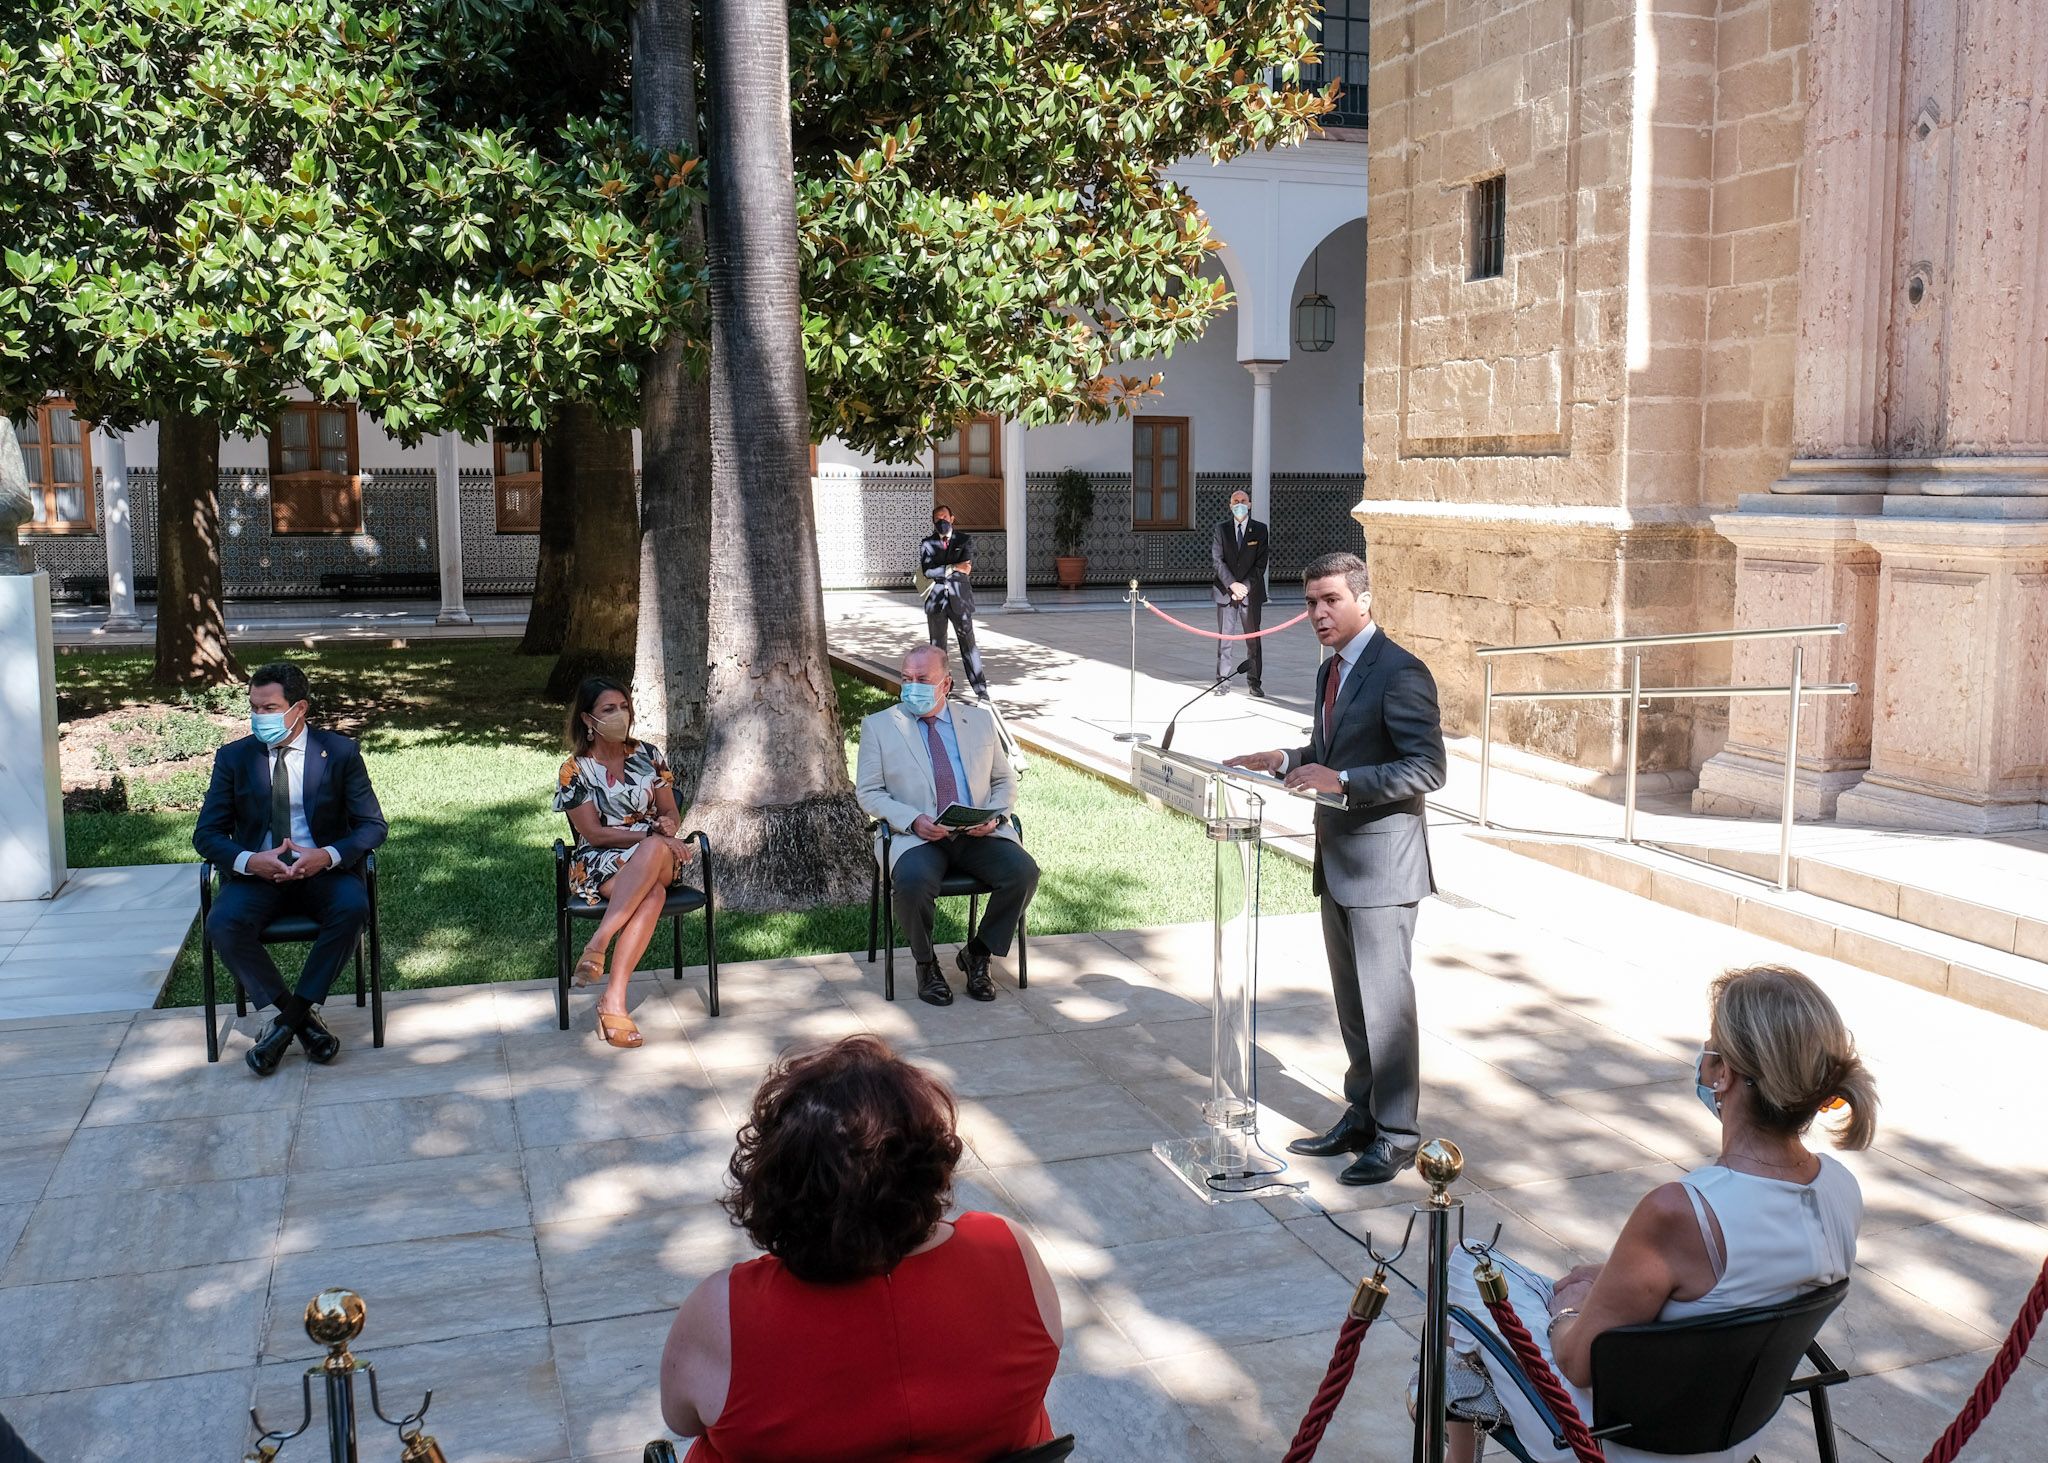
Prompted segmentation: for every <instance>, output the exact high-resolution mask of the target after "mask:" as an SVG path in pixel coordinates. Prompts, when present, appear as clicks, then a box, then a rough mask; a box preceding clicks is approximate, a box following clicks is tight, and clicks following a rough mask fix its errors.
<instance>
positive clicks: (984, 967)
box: [953, 947, 996, 1001]
mask: <svg viewBox="0 0 2048 1463" xmlns="http://www.w3.org/2000/svg"><path fill="white" fill-rule="evenodd" d="M953 959H954V963H955V964H957V965H958V966H959V967H960V968H961V970H963V971H965V972H966V973H967V994H968V996H969V997H970V998H972V999H973V1000H977V1001H993V1000H994V999H995V998H996V983H995V981H994V980H993V979H992V978H991V977H990V976H989V973H988V954H987V952H985V951H983V952H979V953H977V952H976V951H974V950H970V949H967V948H965V947H963V948H962V949H961V951H960V953H959V954H958V955H956V956H954V957H953Z"/></svg>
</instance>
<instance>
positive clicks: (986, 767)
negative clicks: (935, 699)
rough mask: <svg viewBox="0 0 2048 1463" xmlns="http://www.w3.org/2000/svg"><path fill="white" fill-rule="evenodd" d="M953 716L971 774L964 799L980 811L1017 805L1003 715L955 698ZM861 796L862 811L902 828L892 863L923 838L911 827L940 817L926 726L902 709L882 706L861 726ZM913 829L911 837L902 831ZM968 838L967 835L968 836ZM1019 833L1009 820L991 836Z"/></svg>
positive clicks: (857, 783) (857, 788) (857, 785)
mask: <svg viewBox="0 0 2048 1463" xmlns="http://www.w3.org/2000/svg"><path fill="white" fill-rule="evenodd" d="M946 709H947V710H948V711H950V712H951V713H952V715H953V735H954V736H955V738H956V739H957V740H958V741H959V743H960V765H961V766H962V768H963V769H965V771H966V773H967V786H966V787H965V788H963V789H961V793H960V797H961V801H963V802H966V803H968V804H969V805H970V806H972V807H976V808H992V809H994V810H995V811H996V812H998V813H1007V812H1009V811H1011V810H1012V809H1013V808H1015V807H1016V806H1017V773H1016V770H1015V769H1014V768H1012V767H1011V766H1010V759H1009V758H1008V757H1007V756H1005V755H1004V754H1003V748H1002V741H1001V738H999V737H998V736H997V735H996V719H995V718H994V717H993V716H991V715H989V713H988V712H986V711H983V710H982V709H981V708H980V707H979V706H971V705H968V704H965V703H963V702H959V701H948V702H947V703H946ZM855 768H856V770H855V773H854V788H853V790H854V795H855V796H856V797H858V798H859V799H860V806H861V811H862V812H864V813H866V814H867V815H868V816H869V817H870V818H879V819H881V820H882V821H883V822H884V823H887V824H888V825H889V826H890V828H892V829H893V830H895V833H896V837H895V838H894V839H892V840H891V841H890V844H889V867H890V868H892V869H893V868H894V867H895V866H896V861H897V860H898V859H900V858H902V857H903V855H904V854H905V853H907V852H909V851H910V850H911V849H913V848H916V847H917V846H918V845H919V844H920V843H922V842H923V841H924V840H922V839H921V838H919V837H917V835H916V834H914V833H910V825H911V824H912V823H914V822H916V821H917V817H918V815H919V814H920V813H922V814H923V815H924V816H925V817H927V818H936V817H938V816H939V814H940V813H941V812H943V811H944V810H943V809H942V808H940V807H939V806H938V796H939V795H938V789H937V787H936V785H935V784H934V783H933V782H932V757H931V751H930V749H929V748H928V747H927V746H926V745H925V739H924V731H923V729H922V728H921V727H919V726H918V725H917V720H916V718H915V717H913V716H911V714H910V713H909V712H907V711H905V710H904V709H903V708H902V707H901V706H891V707H890V708H889V709H888V710H887V711H877V712H876V713H875V714H874V715H873V716H870V717H866V718H865V719H863V720H862V722H861V724H860V760H859V761H858V762H857V763H856V764H855ZM905 834H910V836H909V837H907V838H906V837H904V836H903V835H905ZM961 836H963V837H964V836H965V835H961ZM988 836H989V837H991V838H1008V839H1012V840H1014V839H1015V838H1016V837H1017V833H1016V830H1015V829H1014V828H1012V827H1011V826H1010V825H1009V824H1008V823H1005V824H1003V826H1002V827H1000V828H998V829H996V831H995V832H993V833H991V834H989V835H988ZM881 852H882V849H881V839H880V838H879V837H878V838H876V840H875V855H876V857H877V858H879V857H880V856H881Z"/></svg>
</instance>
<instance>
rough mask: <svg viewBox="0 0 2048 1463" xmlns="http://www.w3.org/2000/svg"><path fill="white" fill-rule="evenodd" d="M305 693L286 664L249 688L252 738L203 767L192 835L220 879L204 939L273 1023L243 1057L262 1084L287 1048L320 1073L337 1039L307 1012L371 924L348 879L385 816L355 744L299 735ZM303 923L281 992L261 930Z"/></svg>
mask: <svg viewBox="0 0 2048 1463" xmlns="http://www.w3.org/2000/svg"><path fill="white" fill-rule="evenodd" d="M311 710H312V693H311V691H310V690H309V689H308V687H307V685H306V676H305V672H303V671H301V670H300V669H299V668H298V667H297V666H295V665H292V664H290V663H289V662H287V661H278V662H276V663H275V664H273V665H267V666H264V667H263V668H262V669H260V670H258V671H257V672H256V674H255V675H254V676H253V677H251V678H250V681H249V724H250V727H251V728H252V730H253V733H254V734H253V735H251V736H246V737H243V738H242V739H241V740H240V741H236V742H230V743H228V745H226V746H225V747H222V748H221V749H220V750H219V751H218V752H216V753H215V754H214V757H213V781H212V783H211V784H210V785H209V786H208V787H207V789H206V802H205V803H204V805H202V806H201V808H200V810H199V825H198V827H196V828H194V829H193V830H192V846H193V848H195V849H197V850H198V851H199V856H200V857H201V858H203V859H205V860H206V861H207V862H209V863H211V864H212V865H213V866H214V867H215V868H217V869H220V870H221V871H222V878H221V889H220V893H219V894H217V895H216V896H215V897H214V901H213V913H212V914H211V915H210V916H209V917H208V919H207V921H206V933H207V935H208V937H209V938H211V939H212V941H213V944H214V948H215V949H217V950H219V951H220V953H221V958H222V959H224V960H225V961H226V962H227V967H228V969H229V970H230V971H232V972H233V973H234V977H235V979H236V980H238V981H240V982H241V983H242V989H243V990H244V991H246V992H248V995H249V999H250V1000H251V1001H253V1002H255V1004H256V1005H257V1006H258V1007H263V1006H275V1007H277V1016H276V1019H274V1020H273V1021H272V1022H271V1023H270V1025H269V1026H268V1027H267V1028H265V1030H264V1032H263V1034H262V1035H261V1036H260V1037H258V1038H257V1040H256V1044H255V1045H254V1046H253V1047H251V1048H249V1053H248V1057H247V1061H248V1063H249V1069H250V1070H251V1071H253V1072H254V1073H255V1074H256V1075H257V1076H259V1077H268V1076H269V1075H270V1074H271V1073H272V1072H274V1071H276V1070H277V1064H278V1063H279V1062H281V1061H282V1060H284V1054H285V1052H286V1050H287V1049H288V1048H289V1047H290V1046H291V1044H292V1038H293V1037H294V1036H296V1037H297V1038H298V1039H299V1044H300V1045H301V1046H303V1047H305V1049H306V1055H307V1056H308V1057H310V1058H311V1059H312V1060H314V1061H316V1062H331V1061H333V1060H334V1057H335V1054H336V1053H337V1052H339V1051H340V1050H341V1039H340V1038H339V1037H337V1036H336V1035H335V1034H334V1033H333V1032H331V1031H329V1030H328V1029H327V1028H326V1026H324V1025H322V1024H321V1021H320V1013H319V1011H318V1009H317V1008H318V1006H319V1005H320V1003H321V1002H322V1001H323V1000H325V999H326V998H327V988H328V987H329V986H331V985H333V984H334V977H335V976H337V975H339V974H340V973H341V967H342V964H343V962H344V961H346V960H347V959H348V958H349V955H350V953H351V952H352V951H354V949H355V947H356V940H357V938H358V937H359V936H360V935H361V934H362V930H363V924H364V922H365V921H367V920H368V919H369V917H370V896H369V892H368V890H367V889H366V888H365V886H364V884H363V879H362V875H361V874H360V873H359V872H358V869H359V868H360V866H361V864H362V861H363V858H364V856H365V855H367V854H368V853H369V852H370V851H371V850H372V849H374V848H376V847H377V846H378V845H379V844H381V843H382V842H383V841H384V835H385V832H386V829H385V826H384V810H383V809H381V808H379V807H378V806H377V794H376V793H375V792H373V791H371V789H370V774H369V773H368V772H367V771H365V770H364V768H363V754H362V752H361V750H360V749H359V748H358V747H357V746H356V744H355V743H354V742H352V741H350V740H349V739H348V738H347V737H344V736H341V735H338V734H337V733H335V732H329V731H316V730H314V729H313V728H312V727H311V726H309V725H308V724H307V718H308V716H309V714H310V713H311ZM280 915H302V916H304V917H306V918H308V919H311V920H313V921H314V922H315V923H317V924H318V925H319V927H320V935H319V938H318V939H316V940H315V941H314V942H313V946H312V948H311V950H309V951H308V952H307V955H306V963H305V967H304V968H303V969H302V970H301V971H300V972H299V988H298V990H297V991H295V992H294V991H287V990H286V989H285V988H284V981H283V979H282V978H281V977H280V976H279V975H278V972H277V962H275V961H274V960H272V959H271V958H270V952H269V950H268V949H266V948H265V947H264V944H263V940H262V934H263V930H264V927H265V926H266V925H268V924H269V923H270V922H271V921H272V920H274V919H276V918H278V917H279V916H280Z"/></svg>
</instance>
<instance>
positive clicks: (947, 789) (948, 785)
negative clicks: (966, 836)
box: [918, 716, 960, 813]
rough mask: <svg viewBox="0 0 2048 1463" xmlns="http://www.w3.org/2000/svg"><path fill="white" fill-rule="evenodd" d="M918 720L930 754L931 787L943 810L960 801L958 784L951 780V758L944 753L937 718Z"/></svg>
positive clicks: (920, 718)
mask: <svg viewBox="0 0 2048 1463" xmlns="http://www.w3.org/2000/svg"><path fill="white" fill-rule="evenodd" d="M918 720H919V721H920V722H921V723H923V725H924V744H925V746H926V747H927V748H929V749H930V751H931V756H932V788H933V790H934V791H936V792H937V793H938V795H939V811H940V812H941V813H943V812H945V811H946V809H948V808H950V807H951V806H952V805H953V804H955V803H957V802H959V801H960V784H959V783H957V782H955V781H954V780H953V759H952V758H950V757H948V756H947V755H946V744H945V743H944V742H942V741H940V740H939V719H938V718H937V717H935V716H923V717H919V718H918Z"/></svg>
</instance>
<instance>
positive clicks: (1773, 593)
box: [1355, 0, 2048, 828]
mask: <svg viewBox="0 0 2048 1463" xmlns="http://www.w3.org/2000/svg"><path fill="white" fill-rule="evenodd" d="M1369 138H1370V142H1369V147H1370V195H1371V211H1370V214H1369V217H1368V222H1367V228H1368V242H1367V251H1366V367H1365V369H1366V379H1365V395H1364V408H1365V439H1366V441H1365V466H1366V479H1367V481H1366V495H1365V497H1364V499H1363V500H1362V501H1361V503H1360V504H1359V507H1358V509H1357V511H1356V515H1355V516H1356V517H1357V518H1358V519H1359V521H1360V523H1361V524H1362V525H1363V527H1364V531H1365V536H1366V539H1367V543H1368V546H1369V549H1370V551H1371V555H1372V560H1373V565H1374V573H1375V590H1376V598H1377V606H1378V610H1379V614H1380V617H1381V618H1382V619H1383V620H1384V621H1385V622H1386V623H1387V624H1388V625H1389V627H1390V628H1391V629H1392V631H1393V633H1395V634H1396V635H1397V636H1401V637H1404V638H1406V639H1407V640H1409V641H1410V642H1412V643H1413V644H1414V645H1415V646H1416V647H1417V648H1418V649H1419V650H1420V651H1422V653H1424V654H1425V655H1427V656H1428V658H1429V659H1430V661H1431V664H1432V665H1433V666H1434V667H1435V669H1436V671H1437V674H1438V677H1439V679H1440V681H1441V683H1442V685H1443V688H1444V700H1445V710H1446V717H1447V721H1448V722H1449V723H1450V724H1451V726H1452V727H1453V728H1454V729H1456V730H1462V731H1468V732H1469V731H1472V730H1475V729H1476V728H1477V725H1478V721H1479V703H1480V699H1481V697H1480V668H1479V664H1478V662H1477V661H1476V660H1475V659H1474V658H1473V656H1472V654H1471V652H1472V650H1473V648H1474V647H1475V646H1479V645H1485V644H1501V643H1507V642H1511V641H1512V642H1536V641H1555V640H1586V639H1603V638H1611V637H1620V636H1634V635H1645V634H1658V633H1673V632H1681V631H1689V630H1701V629H1718V628H1724V627H1728V626H1730V625H1735V626H1742V627H1756V626H1767V625H1796V624H1817V623H1833V622H1841V623H1846V624H1848V625H1849V626H1850V632H1849V633H1848V634H1847V635H1845V636H1842V637H1839V638H1834V639H1820V638H1815V639H1812V640H1810V641H1807V642H1803V644H1804V653H1805V674H1806V676H1807V678H1808V679H1809V680H1816V679H1826V680H1845V681H1851V680H1852V681H1856V682H1858V683H1859V685H1861V686H1862V687H1863V691H1862V694H1859V695H1857V696H1855V697H1853V698H1839V699H1834V700H1828V701H1814V702H1810V703H1809V704H1808V707H1807V714H1806V716H1805V717H1804V718H1803V727H1802V736H1801V745H1800V767H1799V777H1798V785H1799V797H1800V808H1801V812H1802V814H1803V815H1806V816H1830V815H1833V814H1834V813H1835V812H1836V811H1837V808H1838V806H1839V810H1840V813H1841V815H1842V816H1844V817H1851V816H1853V817H1855V818H1857V819H1860V820H1869V821H1881V822H1888V823H1904V824H1907V825H1910V826H1941V827H1987V828H1988V827H2020V826H2024V827H2034V826H2038V825H2039V824H2040V823H2041V822H2042V821H2043V818H2044V809H2048V804H2044V802H2043V799H2044V798H2048V704H2044V702H2043V699H2042V698H2043V696H2044V690H2043V687H2044V684H2048V678H2044V674H2043V671H2044V657H2048V573H2044V571H2048V559H2044V558H2043V554H2044V551H2048V243H2044V223H2048V8H2044V7H2040V6H2016V5H2012V4H2010V3H2007V0H1933V3H1926V0H1915V3H1914V4H1913V5H1912V6H1910V7H1909V6H1908V5H1907V4H1906V0H1718V3H1717V0H1636V3H1622V0H1410V3H1396V0H1387V3H1383V4H1380V5H1378V6H1376V7H1375V11H1374V16H1373V27H1372V66H1371V114H1370V127H1369ZM1495 180H1499V181H1497V182H1496V181H1495ZM1490 228H1497V229H1501V230H1502V232H1503V233H1504V238H1503V239H1502V240H1501V244H1500V246H1498V247H1495V246H1494V245H1493V243H1492V240H1491V239H1490V237H1489V229H1490ZM1791 654H1792V649H1791V644H1790V643H1789V642H1783V641H1779V642H1756V643H1752V644H1748V645H1743V646H1740V647H1738V648H1737V649H1736V650H1735V652H1734V653H1733V654H1732V655H1731V654H1730V653H1729V652H1728V651H1727V650H1726V649H1725V648H1722V647H1701V648H1697V649H1667V650H1662V651H1658V652H1655V653H1654V654H1652V655H1648V656H1646V657H1645V661H1644V680H1645V683H1646V684H1654V683H1656V682H1658V681H1663V682H1666V683H1669V682H1675V681H1692V682H1699V683H1717V682H1723V681H1726V680H1727V679H1728V678H1729V677H1730V676H1731V675H1732V676H1733V678H1734V679H1735V680H1736V681H1738V682H1748V683H1752V684H1761V683H1766V682H1780V683H1781V682H1783V681H1784V679H1785V676H1786V674H1787V671H1788V669H1789V662H1790V658H1791ZM1507 665H1508V666H1509V667H1511V668H1504V669H1503V671H1502V679H1501V685H1502V687H1503V689H1506V688H1508V687H1509V686H1510V685H1512V686H1513V687H1514V688H1517V689H1520V688H1538V687H1543V686H1546V685H1550V686H1565V685H1576V686H1590V685H1595V684H1607V685H1619V684H1623V683H1625V681H1626V673H1627V663H1626V658H1625V654H1624V653H1622V652H1614V651H1608V652H1588V653H1578V654H1575V655H1571V656H1563V657H1540V658H1531V659H1527V660H1521V661H1517V662H1510V663H1507ZM1729 707H1730V703H1726V702H1719V701H1701V702H1677V703H1662V704H1658V705H1653V707H1652V708H1651V709H1648V710H1646V712H1645V715H1644V725H1643V744H1642V756H1641V764H1640V765H1641V766H1642V767H1643V768H1644V769H1645V770H1663V771H1666V772H1670V773H1675V774H1677V775H1678V776H1679V777H1680V778H1683V777H1685V776H1686V775H1688V774H1690V773H1693V772H1695V771H1697V772H1698V773H1699V775H1700V790H1699V792H1698V794H1697V795H1696V801H1697V802H1698V804H1699V805H1700V806H1701V807H1703V808H1706V809H1709V810H1719V811H1749V810H1754V809H1758V808H1762V807H1766V806H1768V807H1775V805H1776V801H1777V796H1778V787H1779V784H1780V781H1781V779H1782V772H1783V760H1782V759H1783V744H1784V734H1785V706H1784V702H1783V701H1782V700H1776V701H1770V700H1763V699H1755V698H1752V699H1748V700H1742V699H1737V700H1735V701H1734V702H1733V703H1732V710H1730V709H1728V708H1729ZM1493 725H1494V730H1495V735H1496V737H1499V738H1502V739H1505V740H1510V741H1513V742H1515V743H1517V744H1519V745H1521V746H1522V747H1524V748H1525V749H1527V750H1529V751H1531V752H1534V753H1537V754H1540V755H1543V756H1547V757H1551V758H1555V759H1557V760H1559V761H1561V762H1565V763H1569V764H1572V765H1573V766H1575V767H1577V768H1581V769H1587V770H1590V771H1591V772H1593V773H1596V774H1597V773H1614V772H1618V770H1619V769H1620V768H1621V766H1622V762H1623V759H1624V756H1625V745H1626V743H1625V735H1624V730H1623V714H1622V711H1621V708H1620V706H1619V705H1618V704H1612V703H1605V702H1552V703H1521V704H1518V705H1512V706H1506V707H1502V708H1499V709H1497V712H1496V715H1495V718H1494V723H1493Z"/></svg>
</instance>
